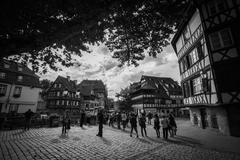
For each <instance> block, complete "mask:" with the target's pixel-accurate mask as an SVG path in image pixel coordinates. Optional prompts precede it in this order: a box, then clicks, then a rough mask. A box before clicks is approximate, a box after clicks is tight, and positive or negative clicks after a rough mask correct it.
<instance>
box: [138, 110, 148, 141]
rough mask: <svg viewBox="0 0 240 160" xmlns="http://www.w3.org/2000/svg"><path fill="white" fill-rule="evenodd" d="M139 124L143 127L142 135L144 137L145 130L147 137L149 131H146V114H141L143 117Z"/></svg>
mask: <svg viewBox="0 0 240 160" xmlns="http://www.w3.org/2000/svg"><path fill="white" fill-rule="evenodd" d="M139 125H140V127H141V133H142V136H143V137H144V133H143V131H144V132H145V136H146V137H147V131H146V118H145V116H144V114H142V115H141V117H140V118H139Z"/></svg>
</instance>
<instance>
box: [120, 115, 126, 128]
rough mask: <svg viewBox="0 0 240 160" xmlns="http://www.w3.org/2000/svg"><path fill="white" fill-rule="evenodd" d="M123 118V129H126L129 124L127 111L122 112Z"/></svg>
mask: <svg viewBox="0 0 240 160" xmlns="http://www.w3.org/2000/svg"><path fill="white" fill-rule="evenodd" d="M121 119H122V125H123V130H124V131H125V128H126V124H127V114H126V113H125V112H123V113H122V114H121Z"/></svg>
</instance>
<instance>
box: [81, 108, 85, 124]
mask: <svg viewBox="0 0 240 160" xmlns="http://www.w3.org/2000/svg"><path fill="white" fill-rule="evenodd" d="M85 115H86V114H85V111H84V110H82V111H81V117H80V127H83V123H84V120H85Z"/></svg>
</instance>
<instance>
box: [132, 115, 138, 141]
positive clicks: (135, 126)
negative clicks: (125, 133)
mask: <svg viewBox="0 0 240 160" xmlns="http://www.w3.org/2000/svg"><path fill="white" fill-rule="evenodd" d="M130 123H131V132H130V137H132V132H133V129H134V130H135V132H136V134H137V138H138V131H137V117H136V115H135V114H134V113H131V115H130Z"/></svg>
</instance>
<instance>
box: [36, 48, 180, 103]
mask: <svg viewBox="0 0 240 160" xmlns="http://www.w3.org/2000/svg"><path fill="white" fill-rule="evenodd" d="M90 48H91V50H92V53H90V54H89V53H83V56H82V57H77V60H78V61H79V63H80V64H81V65H80V66H73V67H70V68H64V67H63V68H62V69H63V71H60V72H54V71H49V72H48V73H47V74H46V75H43V76H41V79H49V80H52V81H54V80H55V79H56V78H57V76H58V75H61V76H64V77H66V76H67V75H68V76H70V77H71V79H72V80H78V83H79V82H81V81H82V80H83V79H89V80H90V79H91V80H95V79H97V80H102V81H103V82H104V83H105V84H106V86H107V89H108V95H109V97H110V98H114V99H116V98H115V94H116V93H118V92H119V91H120V90H121V88H125V87H127V86H129V84H130V83H132V82H137V81H139V80H140V78H141V76H142V75H149V76H159V77H171V78H173V79H174V80H176V81H180V75H179V68H178V63H177V57H176V55H175V53H174V51H173V49H172V47H171V46H170V45H169V47H166V48H165V49H164V51H163V52H162V53H161V54H159V55H158V57H157V58H152V57H149V56H146V58H145V59H144V60H143V61H141V62H140V65H139V66H138V67H134V66H130V67H129V66H124V67H121V68H119V67H118V66H117V65H118V61H117V60H116V59H113V58H112V57H111V55H112V54H111V53H110V52H109V50H108V49H107V48H106V47H105V46H104V45H100V46H92V47H90Z"/></svg>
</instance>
